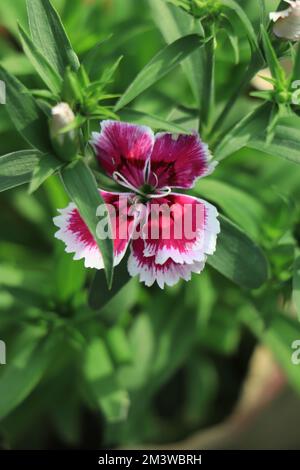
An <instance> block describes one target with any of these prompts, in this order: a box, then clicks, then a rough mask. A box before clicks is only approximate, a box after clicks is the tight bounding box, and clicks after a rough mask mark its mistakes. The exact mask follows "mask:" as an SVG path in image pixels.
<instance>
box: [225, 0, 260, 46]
mask: <svg viewBox="0 0 300 470" xmlns="http://www.w3.org/2000/svg"><path fill="white" fill-rule="evenodd" d="M222 4H223V6H225V7H226V8H228V9H229V10H231V11H233V12H234V13H235V14H236V15H237V17H238V18H239V20H240V22H241V23H242V25H243V27H244V29H245V31H246V33H247V37H248V39H249V42H250V44H251V47H252V50H257V49H259V46H258V41H257V33H256V32H255V30H254V28H253V26H252V23H251V21H250V20H249V18H248V16H247V14H246V13H245V11H244V10H243V8H241V7H240V5H239V4H238V3H237V2H236V1H234V0H222Z"/></svg>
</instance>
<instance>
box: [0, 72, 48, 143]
mask: <svg viewBox="0 0 300 470" xmlns="http://www.w3.org/2000/svg"><path fill="white" fill-rule="evenodd" d="M0 80H3V81H4V82H5V84H6V96H7V103H6V109H7V111H8V113H9V115H10V118H11V120H12V121H13V123H14V125H15V126H16V128H17V130H18V131H19V132H20V134H21V135H22V136H23V137H24V138H25V139H26V140H27V141H28V142H29V143H30V144H31V145H33V146H34V147H36V148H37V149H38V150H41V151H42V152H47V151H49V150H50V149H51V144H50V141H49V131H48V122H47V118H46V116H45V115H44V113H43V112H42V110H41V109H40V108H39V107H38V106H37V104H36V103H35V101H34V99H33V97H32V96H31V95H30V92H29V91H28V90H27V88H26V87H25V86H24V85H23V84H22V83H21V82H19V80H17V79H16V78H15V77H14V76H13V75H10V74H9V73H8V72H6V71H5V70H4V69H3V67H1V66H0Z"/></svg>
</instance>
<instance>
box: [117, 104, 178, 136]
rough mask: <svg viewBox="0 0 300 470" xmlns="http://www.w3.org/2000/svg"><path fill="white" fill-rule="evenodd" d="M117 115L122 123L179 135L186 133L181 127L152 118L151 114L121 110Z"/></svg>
mask: <svg viewBox="0 0 300 470" xmlns="http://www.w3.org/2000/svg"><path fill="white" fill-rule="evenodd" d="M118 114H119V116H120V117H121V118H122V120H123V121H127V122H134V123H136V124H142V125H146V126H149V127H151V128H152V129H155V130H156V129H157V130H162V131H167V132H174V133H176V132H177V133H180V134H186V133H187V131H186V129H184V127H181V126H179V125H178V124H176V123H173V122H172V121H167V120H165V119H161V118H160V117H158V116H154V115H153V114H149V113H143V112H142V111H137V110H136V109H129V108H123V109H122V110H121V111H120V112H119V113H118Z"/></svg>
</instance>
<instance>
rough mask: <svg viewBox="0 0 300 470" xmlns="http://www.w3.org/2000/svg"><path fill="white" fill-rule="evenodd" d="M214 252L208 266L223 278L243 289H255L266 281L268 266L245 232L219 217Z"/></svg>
mask: <svg viewBox="0 0 300 470" xmlns="http://www.w3.org/2000/svg"><path fill="white" fill-rule="evenodd" d="M220 222H221V233H220V234H219V236H218V242H217V250H216V252H215V254H214V255H213V256H209V257H208V263H209V264H210V265H211V266H212V267H213V268H215V269H216V270H217V271H219V272H220V273H221V274H223V275H224V276H225V277H227V278H228V279H230V280H231V281H233V282H235V283H236V284H238V285H239V286H241V287H245V288H247V289H257V288H258V287H260V286H261V285H262V284H263V283H264V282H266V280H267V278H268V264H267V260H266V257H265V255H264V253H263V252H262V250H261V249H260V247H259V246H258V245H256V243H254V242H253V241H252V240H251V238H249V237H248V236H247V235H246V233H245V232H243V231H242V230H241V229H239V228H238V227H237V226H236V225H235V224H233V223H232V222H231V221H230V220H228V219H227V218H225V217H224V216H220Z"/></svg>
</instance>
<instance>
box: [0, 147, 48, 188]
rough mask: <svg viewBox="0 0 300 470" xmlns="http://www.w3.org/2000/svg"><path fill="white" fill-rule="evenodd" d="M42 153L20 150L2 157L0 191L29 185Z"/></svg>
mask: <svg viewBox="0 0 300 470" xmlns="http://www.w3.org/2000/svg"><path fill="white" fill-rule="evenodd" d="M40 156H41V153H40V152H38V151H37V150H20V151H19V152H13V153H9V154H7V155H3V156H2V157H0V191H6V190H7V189H10V188H14V187H15V186H20V185H21V184H25V183H29V181H30V180H31V177H32V172H33V171H34V168H35V166H36V164H37V163H38V161H39V158H40Z"/></svg>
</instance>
